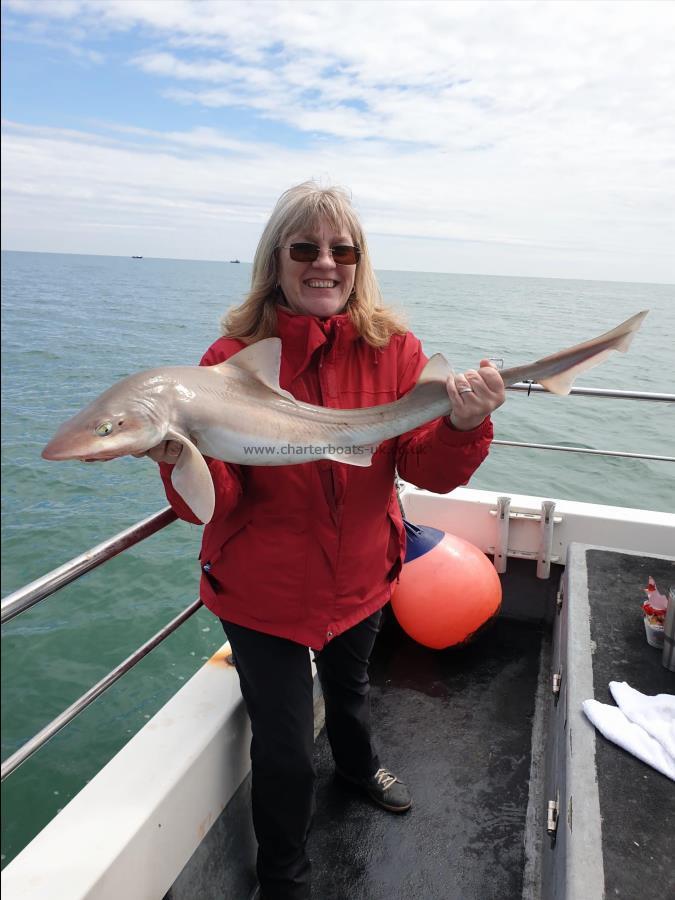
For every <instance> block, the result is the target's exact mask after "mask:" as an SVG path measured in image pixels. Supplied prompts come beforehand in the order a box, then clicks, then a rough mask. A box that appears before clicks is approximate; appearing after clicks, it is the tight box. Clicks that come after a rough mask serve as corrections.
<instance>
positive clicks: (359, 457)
mask: <svg viewBox="0 0 675 900" xmlns="http://www.w3.org/2000/svg"><path fill="white" fill-rule="evenodd" d="M376 449H377V447H373V446H371V445H364V446H355V447H345V448H344V452H342V453H338V452H337V450H336V451H335V452H334V453H326V455H325V457H324V459H331V460H333V462H341V463H346V465H348V466H362V467H363V468H367V467H368V466H369V465H370V464H371V463H372V461H373V453H375V450H376Z"/></svg>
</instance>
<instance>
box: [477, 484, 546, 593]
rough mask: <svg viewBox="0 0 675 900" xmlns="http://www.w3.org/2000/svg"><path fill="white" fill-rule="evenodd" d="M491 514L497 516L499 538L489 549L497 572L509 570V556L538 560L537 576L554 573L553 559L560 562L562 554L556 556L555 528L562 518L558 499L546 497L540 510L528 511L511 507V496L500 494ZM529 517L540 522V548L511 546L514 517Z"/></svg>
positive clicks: (521, 519)
mask: <svg viewBox="0 0 675 900" xmlns="http://www.w3.org/2000/svg"><path fill="white" fill-rule="evenodd" d="M489 512H490V515H491V516H493V517H495V518H496V519H497V539H496V543H495V545H494V547H488V548H487V552H488V553H492V554H493V555H494V566H495V569H496V571H497V572H499V573H503V572H506V560H507V557H509V556H511V557H519V558H520V559H536V560H537V578H548V577H549V575H550V573H551V563H554V562H560V557H559V556H553V555H552V553H551V551H552V547H553V528H554V526H555V525H558V524H559V523H560V522H562V520H563V517H562V516H561V515H558V516H556V515H555V502H554V501H553V500H543V501H542V504H541V512H525V511H517V510H512V509H511V498H510V497H498V498H497V507H496V509H491V510H490V511H489ZM518 520H520V521H530V522H539V523H540V532H539V549H538V550H537V551H531V550H516V549H514V548H511V547H509V545H508V544H509V527H510V524H511V522H512V521H518Z"/></svg>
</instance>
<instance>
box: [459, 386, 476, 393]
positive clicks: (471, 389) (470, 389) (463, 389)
mask: <svg viewBox="0 0 675 900" xmlns="http://www.w3.org/2000/svg"><path fill="white" fill-rule="evenodd" d="M457 393H458V394H473V388H469V387H466V388H457Z"/></svg>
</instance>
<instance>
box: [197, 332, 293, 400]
mask: <svg viewBox="0 0 675 900" xmlns="http://www.w3.org/2000/svg"><path fill="white" fill-rule="evenodd" d="M229 366H236V367H237V368H238V369H243V370H244V372H248V373H249V374H250V375H253V376H254V378H256V379H257V380H258V381H260V382H261V383H262V384H264V385H265V386H266V387H268V388H269V389H270V390H271V391H274V393H275V394H279V396H281V397H286V399H288V400H292V401H293V402H294V403H295V402H296V400H295V397H294V396H293V394H289V392H288V391H285V390H284V389H283V388H282V387H280V385H279V371H280V369H281V340H280V339H279V338H278V337H271V338H265V339H264V340H262V341H256V343H255V344H249V346H248V347H244V349H243V350H240V351H239V353H235V354H234V356H231V357H230V358H229V359H228V360H226V361H225V362H224V363H220V364H219V365H217V366H214V367H213V368H214V369H215V370H216V371H217V370H219V369H222V370H223V371H227V367H229Z"/></svg>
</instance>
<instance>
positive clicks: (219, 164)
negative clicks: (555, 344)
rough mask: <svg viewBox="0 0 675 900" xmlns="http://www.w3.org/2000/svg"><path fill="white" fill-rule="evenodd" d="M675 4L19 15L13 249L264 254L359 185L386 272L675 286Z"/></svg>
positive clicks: (156, 6)
mask: <svg viewBox="0 0 675 900" xmlns="http://www.w3.org/2000/svg"><path fill="white" fill-rule="evenodd" d="M674 35H675V3H674V2H672V0H657V2H650V0H638V2H612V0H587V2H575V0H563V2H538V0H532V2H521V0H518V2H509V0H493V2H481V0H475V2H462V0H457V2H452V0H446V2H424V0H415V2H412V3H411V2H389V0H374V2H369V0H358V2H355V3H354V2H350V0H342V2H332V0H325V2H321V3H317V2H315V0H313V2H304V0H285V2H267V0H245V2H238V0H5V2H2V68H3V75H2V116H3V121H2V247H3V249H11V250H37V251H51V252H64V253H96V254H105V255H121V256H127V255H134V254H137V255H143V256H146V257H151V256H155V257H173V258H183V259H212V260H225V259H231V258H238V259H241V260H242V261H250V260H251V259H252V258H253V253H254V251H255V247H256V244H257V241H258V238H259V236H260V233H261V230H262V228H263V226H264V223H265V221H266V220H267V217H268V216H269V213H270V211H271V209H272V208H273V206H274V203H275V201H276V199H277V198H278V196H279V195H280V194H281V193H282V192H283V191H284V190H285V189H286V188H288V187H290V186H291V185H293V184H297V183H299V182H301V181H305V180H307V179H315V180H317V181H319V182H320V183H321V184H324V185H329V184H339V185H342V186H344V187H346V188H348V189H349V190H350V192H351V194H352V197H353V201H354V204H355V206H356V208H357V210H358V212H359V214H360V216H361V218H362V221H363V224H364V227H365V230H366V234H367V236H368V242H369V246H370V250H371V253H372V255H373V259H374V263H375V266H376V268H379V269H397V270H401V269H404V270H416V271H438V272H463V273H477V274H492V275H519V276H545V277H563V278H590V279H599V280H611V281H641V282H666V283H672V282H675V252H674V250H673V248H675V36H674Z"/></svg>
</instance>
